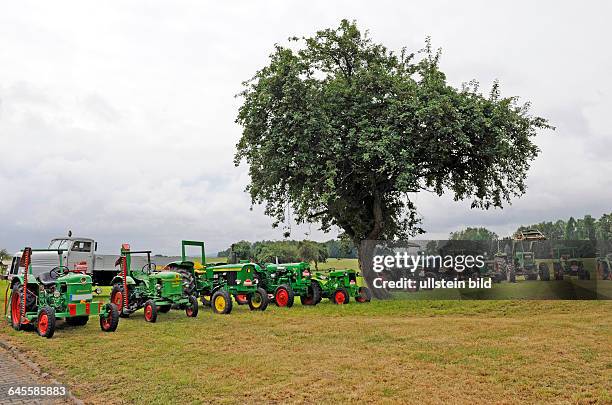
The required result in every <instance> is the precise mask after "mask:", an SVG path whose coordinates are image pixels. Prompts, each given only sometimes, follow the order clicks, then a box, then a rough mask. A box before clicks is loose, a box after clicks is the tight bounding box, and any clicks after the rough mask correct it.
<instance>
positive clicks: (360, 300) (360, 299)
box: [355, 295, 366, 302]
mask: <svg viewBox="0 0 612 405" xmlns="http://www.w3.org/2000/svg"><path fill="white" fill-rule="evenodd" d="M355 300H357V302H365V300H366V299H365V297H364V296H363V295H360V296H359V297H357V298H355Z"/></svg>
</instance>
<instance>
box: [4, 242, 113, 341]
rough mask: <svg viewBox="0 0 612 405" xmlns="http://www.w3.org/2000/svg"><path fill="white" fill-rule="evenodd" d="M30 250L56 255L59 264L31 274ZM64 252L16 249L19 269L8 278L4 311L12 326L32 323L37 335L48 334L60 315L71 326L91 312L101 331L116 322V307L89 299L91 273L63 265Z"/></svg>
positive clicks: (26, 325)
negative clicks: (18, 250)
mask: <svg viewBox="0 0 612 405" xmlns="http://www.w3.org/2000/svg"><path fill="white" fill-rule="evenodd" d="M33 253H46V254H54V255H57V256H58V261H59V266H57V267H54V268H52V269H51V270H50V271H48V272H41V273H39V274H34V273H33V271H32V267H33V266H32V260H31V259H32V254H33ZM64 253H65V251H64V250H62V249H31V248H25V249H24V250H22V251H21V252H20V255H19V261H18V266H19V267H22V268H23V272H22V274H18V275H15V277H13V278H12V279H11V282H10V296H9V297H8V299H6V302H7V303H9V311H8V312H6V314H7V317H8V318H9V320H10V323H11V325H12V327H13V328H14V329H16V330H22V329H27V328H28V326H35V327H36V330H37V331H38V334H39V335H40V336H42V337H46V338H51V337H52V336H53V334H54V333H55V327H56V321H57V320H58V319H64V320H65V322H66V324H68V325H71V326H83V325H85V324H87V322H88V321H89V318H90V317H91V316H98V317H99V319H100V328H101V329H102V330H103V331H104V332H114V331H115V330H116V329H117V325H118V324H119V312H118V309H117V307H116V306H115V305H114V304H112V303H103V302H97V301H93V290H92V279H91V276H90V275H88V274H86V273H85V272H84V271H83V270H78V269H70V268H68V267H66V266H64V265H63V264H62V255H63V254H64ZM97 290H98V291H96V292H97V293H100V292H101V291H99V289H97Z"/></svg>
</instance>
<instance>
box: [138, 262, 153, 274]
mask: <svg viewBox="0 0 612 405" xmlns="http://www.w3.org/2000/svg"><path fill="white" fill-rule="evenodd" d="M156 269H157V265H156V264H155V263H147V264H145V265H144V266H142V269H140V270H141V271H142V272H143V273H151V272H152V271H155V270H156Z"/></svg>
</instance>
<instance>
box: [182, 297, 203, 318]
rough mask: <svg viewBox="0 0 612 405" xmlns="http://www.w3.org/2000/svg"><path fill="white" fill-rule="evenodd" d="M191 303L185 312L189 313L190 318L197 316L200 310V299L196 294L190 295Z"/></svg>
mask: <svg viewBox="0 0 612 405" xmlns="http://www.w3.org/2000/svg"><path fill="white" fill-rule="evenodd" d="M189 304H191V306H188V307H186V308H185V314H187V316H188V317H190V318H195V317H196V316H198V310H199V309H200V308H199V307H198V299H197V298H196V297H195V295H190V296H189Z"/></svg>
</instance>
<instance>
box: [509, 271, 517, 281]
mask: <svg viewBox="0 0 612 405" xmlns="http://www.w3.org/2000/svg"><path fill="white" fill-rule="evenodd" d="M509 281H510V282H511V283H516V271H514V269H513V270H510V280H509Z"/></svg>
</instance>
